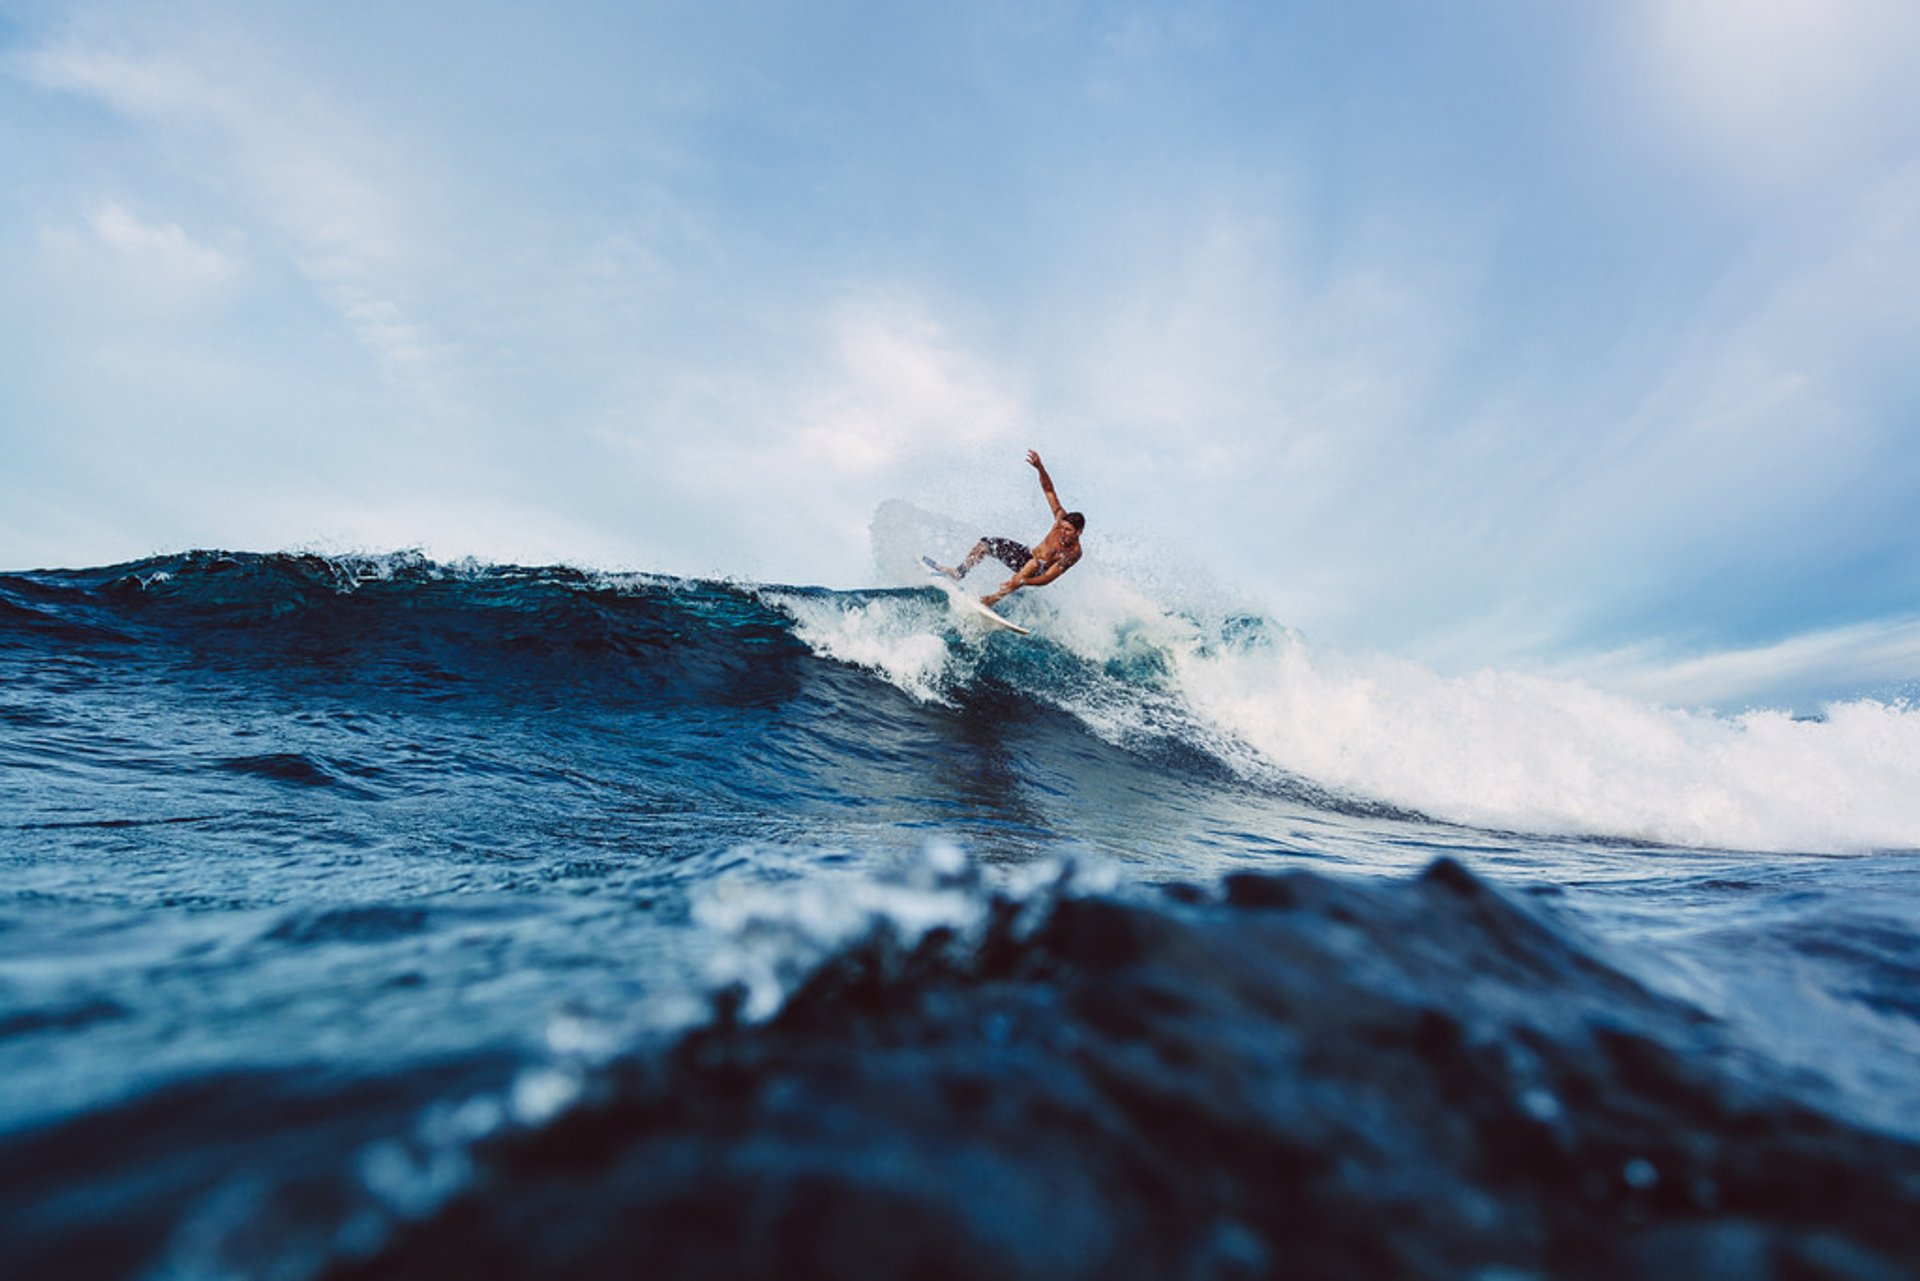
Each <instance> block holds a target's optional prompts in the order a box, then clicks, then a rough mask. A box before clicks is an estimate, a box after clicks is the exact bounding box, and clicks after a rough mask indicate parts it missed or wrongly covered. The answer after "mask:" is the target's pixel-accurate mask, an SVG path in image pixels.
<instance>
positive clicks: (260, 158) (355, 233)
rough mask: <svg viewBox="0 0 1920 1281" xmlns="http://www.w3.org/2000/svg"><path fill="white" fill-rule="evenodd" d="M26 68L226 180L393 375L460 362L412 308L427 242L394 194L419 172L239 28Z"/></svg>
mask: <svg viewBox="0 0 1920 1281" xmlns="http://www.w3.org/2000/svg"><path fill="white" fill-rule="evenodd" d="M155 21H156V22H158V21H159V20H158V19H156V20H155ZM83 30H86V29H83ZM23 66H24V67H25V70H26V72H27V74H28V75H29V76H30V77H31V78H32V79H33V80H34V81H35V82H37V83H38V84H40V85H41V86H43V87H44V88H47V89H52V90H56V91H60V92H64V93H69V94H77V95H82V96H85V97H88V98H91V99H93V100H95V101H98V102H100V103H102V104H104V105H106V106H107V107H109V108H111V109H112V110H114V111H116V112H118V113H120V114H121V115H122V116H124V117H125V118H127V119H128V120H130V121H132V122H134V123H135V124H137V125H138V126H139V127H141V128H144V129H147V130H150V131H151V132H152V134H153V138H154V145H155V146H156V147H160V148H163V149H171V150H173V151H175V152H176V153H178V154H179V156H180V157H181V160H182V163H186V164H190V165H192V166H194V167H196V168H198V169H201V170H202V173H201V177H202V180H203V181H204V180H206V179H208V178H211V177H213V176H214V175H216V174H217V175H219V176H220V177H222V178H223V179H224V180H225V181H227V182H230V183H232V184H234V185H235V186H236V187H237V189H238V190H239V191H240V192H241V193H242V194H244V196H245V197H246V198H247V199H248V200H249V201H250V205H251V212H252V213H253V214H254V215H255V216H257V217H258V218H259V219H260V220H261V223H262V226H263V229H264V230H265V232H266V235H267V236H268V237H271V238H272V239H273V240H276V241H278V242H279V243H280V244H281V245H282V246H284V249H285V251H286V252H287V253H288V255H289V257H290V260H291V262H292V263H293V264H294V266H295V267H296V268H297V269H298V270H299V271H300V272H301V274H303V275H304V276H305V277H306V278H307V279H308V280H309V281H310V282H311V283H312V285H313V287H314V290H315V292H316V294H317V296H318V297H320V298H321V299H322V300H323V301H324V302H325V303H326V304H327V305H328V306H329V307H331V308H332V309H333V310H334V311H335V312H336V314H338V315H339V317H340V319H341V321H342V322H343V323H344V325H345V326H346V328H347V329H348V330H349V331H350V332H351V333H352V334H353V335H354V336H355V337H356V338H357V339H358V340H359V341H360V342H361V343H362V344H363V345H364V346H365V347H366V349H367V350H368V351H369V352H370V353H371V354H372V355H373V356H374V357H375V358H376V359H378V360H379V361H380V362H381V363H382V365H383V366H384V367H386V368H387V369H389V370H390V371H392V372H394V373H396V374H403V375H408V376H412V377H432V376H434V373H435V370H434V369H433V366H434V365H435V363H436V362H444V361H445V360H446V359H447V358H448V357H450V356H452V355H453V354H454V349H453V347H452V345H451V344H449V343H448V342H447V341H445V340H444V339H441V338H438V337H436V336H434V335H433V334H432V332H431V330H430V329H429V327H428V326H427V324H426V323H425V322H424V321H422V320H421V319H419V318H418V317H416V316H414V315H411V314H410V308H409V307H408V305H407V304H406V303H405V302H404V295H405V294H406V292H407V291H408V287H409V280H408V276H409V273H410V272H411V271H412V270H413V268H414V266H415V262H414V260H415V258H416V257H417V256H419V255H420V254H421V252H422V247H423V245H424V243H425V241H426V237H425V235H424V233H423V231H422V229H420V228H418V227H416V226H414V225H411V221H412V220H411V218H410V212H409V210H408V209H407V208H406V207H405V206H404V205H403V203H402V202H401V200H400V199H398V198H397V197H396V195H395V193H397V192H401V191H406V190H409V189H412V188H416V187H417V186H418V183H419V174H418V161H417V159H416V158H415V157H411V156H408V155H406V154H405V153H404V152H403V151H401V150H400V149H398V148H396V147H393V146H390V145H388V144H386V143H384V142H382V141H381V140H380V139H379V137H378V135H377V134H376V132H375V131H374V130H373V129H372V127H371V126H370V125H369V124H367V123H366V122H362V121H358V120H355V119H354V118H353V116H352V114H351V113H350V112H349V111H348V110H346V109H344V108H343V107H342V106H340V105H339V104H337V103H335V102H332V101H330V100H329V99H328V98H327V97H326V95H325V94H324V93H323V92H321V91H319V90H317V89H315V88H313V87H311V86H308V85H306V84H304V83H303V82H302V79H301V77H300V75H299V74H298V73H297V72H296V71H294V70H293V69H291V68H290V67H288V66H287V65H285V63H284V60H283V59H281V58H280V57H279V56H277V55H276V53H275V52H274V51H273V50H272V49H271V48H268V47H264V46H262V45H261V44H259V43H258V42H256V41H254V40H251V39H249V38H247V37H245V36H243V35H241V34H239V33H238V32H236V31H235V30H233V29H231V28H225V27H223V28H206V27H186V26H182V27H179V28H174V27H167V26H165V25H164V24H162V25H160V26H159V28H158V29H157V30H156V29H154V28H150V27H148V26H146V25H145V24H142V23H139V22H128V23H126V24H124V25H122V26H120V27H117V28H116V29H115V33H114V35H112V36H111V37H107V36H102V35H99V34H82V33H76V34H70V35H67V36H64V37H61V38H59V39H57V40H55V41H54V42H52V43H49V44H47V45H45V46H43V47H40V48H38V49H36V50H34V51H33V52H31V53H29V54H28V55H27V56H26V57H25V58H24V60H23ZM121 231H122V234H123V235H124V234H130V233H129V232H128V229H127V228H126V227H125V226H123V227H122V228H121Z"/></svg>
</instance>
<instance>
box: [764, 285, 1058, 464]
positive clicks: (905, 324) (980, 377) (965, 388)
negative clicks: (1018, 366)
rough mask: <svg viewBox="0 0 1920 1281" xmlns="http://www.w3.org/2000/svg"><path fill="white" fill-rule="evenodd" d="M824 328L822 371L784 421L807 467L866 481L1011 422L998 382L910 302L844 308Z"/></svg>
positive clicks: (981, 439)
mask: <svg viewBox="0 0 1920 1281" xmlns="http://www.w3.org/2000/svg"><path fill="white" fill-rule="evenodd" d="M829 328H830V332H831V339H830V352H831V357H830V358H831V362H832V363H831V372H830V373H828V374H827V375H826V377H825V378H824V379H823V380H822V381H821V383H820V385H819V386H817V387H814V388H812V389H810V390H808V391H806V392H804V393H802V401H803V404H802V405H801V407H800V408H798V409H797V411H796V412H795V413H794V416H793V418H794V428H795V436H794V446H793V452H794V453H795V454H796V455H800V456H802V458H803V459H804V461H805V462H806V463H807V464H808V465H809V467H810V469H811V467H814V466H819V465H822V464H824V465H825V466H826V467H828V468H831V469H832V470H833V471H834V472H836V473H838V474H840V475H842V476H852V477H869V476H873V475H875V474H877V473H880V472H883V471H885V470H887V469H889V468H893V467H895V466H897V465H899V464H900V463H901V462H903V461H904V460H906V459H907V458H908V456H909V455H910V454H911V453H913V452H914V451H916V450H920V449H926V448H929V447H940V446H946V447H948V448H952V449H959V448H962V447H972V446H976V445H980V444H984V443H986V442H988V441H991V440H995V439H998V438H1000V437H1003V436H1005V435H1006V434H1007V433H1008V432H1009V431H1010V430H1011V429H1012V428H1013V426H1014V424H1015V423H1016V422H1017V421H1018V420H1019V418H1020V405H1019V401H1018V399H1017V397H1015V396H1014V395H1013V394H1011V393H1010V392H1009V391H1008V390H1007V389H1006V388H1005V387H1003V386H1002V385H1001V383H1002V377H1001V376H1000V375H998V374H996V373H995V372H994V371H992V370H990V369H989V368H988V367H987V366H986V364H985V362H984V361H982V360H981V359H980V358H979V357H977V356H975V355H973V354H972V353H970V352H968V351H966V350H964V349H963V348H961V347H960V346H959V345H958V344H957V343H955V342H954V341H953V339H952V338H951V337H950V336H949V335H948V334H947V333H946V331H945V330H944V329H943V328H942V327H941V326H940V325H939V324H938V323H937V322H935V321H934V320H933V319H931V318H930V317H929V316H928V315H927V314H926V313H925V312H924V311H923V310H921V309H919V308H917V307H915V306H914V305H912V304H908V303H905V302H902V301H898V300H890V301H867V302H857V303H851V304H848V305H845V306H842V307H841V308H839V309H838V310H837V312H836V313H835V314H834V316H833V319H832V321H831V322H830V326H829ZM796 461H798V459H797V460H796Z"/></svg>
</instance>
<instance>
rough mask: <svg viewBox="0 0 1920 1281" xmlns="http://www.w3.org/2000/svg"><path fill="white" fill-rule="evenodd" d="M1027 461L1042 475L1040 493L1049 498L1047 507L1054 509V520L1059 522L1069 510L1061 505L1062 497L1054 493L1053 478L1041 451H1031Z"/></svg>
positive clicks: (1028, 453) (1028, 452)
mask: <svg viewBox="0 0 1920 1281" xmlns="http://www.w3.org/2000/svg"><path fill="white" fill-rule="evenodd" d="M1027 461H1028V462H1029V463H1032V464H1033V469H1034V470H1035V471H1037V472H1039V473H1040V492H1041V493H1043V494H1045V495H1046V496H1047V506H1049V507H1051V508H1053V518H1054V519H1055V520H1059V519H1060V518H1061V517H1062V516H1064V515H1066V514H1067V509H1066V508H1064V507H1062V506H1061V505H1060V496H1059V495H1058V494H1056V493H1054V492H1053V477H1051V476H1049V475H1047V465H1046V464H1045V463H1043V462H1041V461H1040V451H1039V450H1037V449H1029V450H1028V451H1027Z"/></svg>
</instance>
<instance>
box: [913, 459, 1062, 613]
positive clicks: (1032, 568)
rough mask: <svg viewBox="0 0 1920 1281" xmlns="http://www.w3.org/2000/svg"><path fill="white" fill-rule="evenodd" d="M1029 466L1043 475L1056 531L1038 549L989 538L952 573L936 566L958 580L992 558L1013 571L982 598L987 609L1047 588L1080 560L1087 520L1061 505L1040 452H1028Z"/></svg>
mask: <svg viewBox="0 0 1920 1281" xmlns="http://www.w3.org/2000/svg"><path fill="white" fill-rule="evenodd" d="M1027 462H1028V463H1029V464H1031V465H1032V467H1033V469H1034V470H1035V471H1037V472H1039V473H1040V492H1042V493H1044V494H1045V495H1046V496H1047V506H1049V507H1051V508H1053V528H1052V529H1049V530H1048V531H1047V535H1046V537H1045V538H1042V539H1041V540H1040V544H1039V546H1037V547H1032V548H1029V547H1027V545H1026V544H1024V543H1018V542H1015V541H1014V540H1013V539H1011V538H993V537H987V538H982V539H981V540H980V541H979V542H977V543H975V544H974V545H973V550H972V551H970V552H968V553H967V558H966V559H965V560H963V561H961V562H960V563H959V564H958V565H956V566H954V567H953V568H952V569H948V568H947V567H945V566H944V565H936V566H934V568H935V569H938V570H939V571H940V572H941V573H943V574H945V575H946V576H947V577H948V578H951V579H955V580H959V579H962V578H965V577H966V576H967V571H968V570H971V569H972V568H973V567H974V566H975V565H978V564H979V563H980V562H981V561H983V560H985V559H987V557H989V556H991V557H993V559H995V560H997V561H999V562H1000V563H1001V564H1003V565H1005V566H1006V567H1007V568H1008V569H1011V570H1012V571H1013V577H1012V578H1009V579H1008V580H1007V581H1006V582H1004V583H1002V584H1001V585H1000V590H999V591H997V592H989V593H987V594H986V595H985V596H982V597H981V598H980V603H981V604H982V605H986V606H988V607H992V606H993V605H995V604H997V603H999V602H1000V601H1002V600H1005V599H1006V598H1007V597H1008V596H1011V595H1012V594H1013V593H1014V592H1017V591H1019V590H1020V589H1021V588H1022V587H1045V586H1046V585H1047V584H1048V583H1050V582H1052V581H1053V580H1054V579H1056V578H1058V577H1060V575H1062V574H1064V573H1066V572H1067V571H1068V570H1069V569H1072V568H1073V567H1074V564H1075V563H1076V562H1077V561H1079V559H1080V531H1081V530H1083V529H1085V528H1086V527H1087V518H1086V517H1085V516H1082V515H1081V514H1080V513H1079V512H1070V511H1068V510H1066V509H1065V508H1064V507H1062V506H1061V505H1060V496H1059V495H1058V494H1056V493H1054V492H1053V477H1051V476H1049V475H1047V465H1046V464H1045V463H1043V462H1041V461H1040V454H1039V452H1038V451H1036V450H1032V449H1029V450H1028V451H1027Z"/></svg>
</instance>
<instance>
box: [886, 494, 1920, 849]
mask: <svg viewBox="0 0 1920 1281" xmlns="http://www.w3.org/2000/svg"><path fill="white" fill-rule="evenodd" d="M942 519H943V518H939V517H936V516H933V515H931V514H929V513H924V512H920V511H917V510H915V509H912V508H908V507H906V506H905V505H904V504H886V505H883V507H882V510H881V512H880V514H878V515H877V516H876V518H875V522H874V543H875V559H876V564H877V566H878V567H879V568H880V569H881V570H882V572H883V573H888V572H894V573H903V574H904V573H906V572H907V571H906V570H905V569H903V568H901V567H902V566H904V564H905V563H906V559H907V554H908V552H909V551H910V550H911V549H912V547H913V546H914V545H915V544H916V543H919V542H924V541H926V540H928V539H930V538H934V537H936V536H938V535H941V534H949V535H950V534H951V533H952V531H951V530H948V529H946V528H945V527H944V526H943V525H942ZM1089 546H1090V549H1091V550H1090V554H1089V557H1088V561H1087V563H1086V564H1084V565H1083V566H1081V567H1079V568H1077V569H1076V570H1075V571H1074V573H1073V574H1071V575H1069V576H1068V577H1066V578H1063V579H1062V580H1061V581H1060V582H1059V583H1057V584H1054V585H1052V586H1050V587H1048V588H1046V589H1045V590H1044V591H1026V592H1022V593H1020V595H1019V596H1018V598H1016V603H1015V606H1014V609H1013V610H1012V611H1010V613H1017V614H1018V617H1019V619H1020V621H1021V622H1022V623H1024V624H1027V625H1030V626H1032V627H1033V629H1034V631H1035V633H1036V635H1037V637H1039V638H1040V639H1039V641H1038V643H1044V644H1050V645H1054V646H1058V647H1060V648H1062V649H1065V650H1067V651H1068V652H1070V653H1071V654H1073V655H1074V656H1076V657H1078V658H1079V659H1080V660H1082V661H1083V662H1084V663H1086V664H1088V665H1089V666H1090V667H1092V668H1093V669H1095V670H1096V671H1101V672H1104V673H1105V674H1106V679H1095V680H1092V681H1073V682H1068V683H1065V684H1063V685H1061V686H1060V687H1057V688H1046V687H1035V688H1034V689H1033V691H1032V692H1033V693H1034V694H1035V695H1036V696H1038V697H1042V698H1046V699H1048V700H1049V701H1051V702H1053V703H1054V704H1055V705H1057V706H1059V707H1061V708H1062V709H1064V710H1066V711H1069V712H1072V713H1073V714H1074V715H1076V716H1078V717H1079V718H1080V719H1081V720H1082V721H1083V722H1084V723H1085V724H1086V725H1087V726H1088V727H1089V728H1090V729H1092V730H1093V731H1094V732H1095V733H1098V734H1100V735H1101V736H1102V737H1104V738H1106V739H1108V740H1109V741H1112V742H1116V743H1120V744H1122V745H1125V744H1126V743H1128V742H1129V741H1130V740H1133V739H1135V738H1136V737H1138V736H1140V735H1154V734H1174V735H1178V736H1180V737H1182V738H1185V739H1188V740H1190V741H1192V742H1193V745H1194V746H1197V747H1200V748H1202V749H1204V750H1207V751H1209V752H1212V753H1213V754H1215V755H1217V756H1219V757H1221V758H1222V759H1224V760H1226V761H1227V762H1228V763H1229V764H1232V765H1234V766H1235V767H1237V768H1239V769H1241V770H1243V771H1244V772H1245V773H1247V774H1248V775H1250V776H1253V777H1257V778H1269V777H1272V775H1273V774H1274V772H1275V771H1280V772H1284V773H1286V774H1291V775H1294V776H1297V777H1299V778H1303V779H1306V780H1309V781H1311V782H1313V783H1315V784H1318V785H1320V786H1322V787H1326V788H1329V789H1332V790H1334V791H1337V792H1343V793H1346V794H1349V795H1352V796H1354V797H1356V798H1364V799H1368V800H1375V801H1382V802H1386V803H1388V804H1391V805H1396V806H1401V807H1404V808H1407V809H1411V810H1417V811H1419V812H1421V813H1424V814H1427V815H1429V816H1431V817H1433V818H1436V819H1441V820H1444V821H1449V822H1458V823H1463V824H1468V825H1471V826H1476V827H1485V828H1491V829H1498V830H1511V831H1521V832H1530V833H1540V834H1556V835H1591V836H1613V837H1625V838H1630V839H1635V840H1648V841H1656V842H1660V843H1663V844H1671V845H1681V846H1696V847H1722V848H1732V849H1751V850H1777V851H1805V852H1820V853H1851V852H1861V851H1867V850H1875V849H1914V848H1920V708H1916V707H1912V706H1909V705H1908V704H1907V703H1905V702H1900V701H1896V702H1884V701H1873V700H1867V699H1861V700H1854V701H1848V702H1841V703H1834V704H1829V705H1827V706H1826V707H1825V708H1824V716H1823V717H1822V718H1820V719H1818V720H1808V719H1796V718H1795V717H1793V716H1791V715H1790V714H1788V713H1787V712H1784V711H1767V710H1761V711H1749V712H1745V713H1743V714H1740V715H1719V714H1715V713H1711V712H1704V711H1699V712H1696V711H1686V710H1681V709H1679V708H1675V707H1671V706H1665V705H1662V704H1660V703H1658V702H1655V701H1652V700H1651V699H1649V698H1646V697H1636V696H1634V695H1631V694H1621V693H1610V692H1607V691H1604V690H1601V689H1598V688H1595V687H1594V686H1592V685H1589V684H1587V683H1585V682H1582V681H1580V680H1578V679H1565V678H1559V677H1551V678H1550V677H1544V676H1535V675H1527V674H1522V673H1517V672H1503V671H1494V670H1487V671H1480V672H1476V673H1473V674H1470V675H1464V676H1449V675H1443V674H1441V673H1439V672H1436V671H1434V670H1432V669H1430V668H1427V667H1423V666H1421V665H1419V664H1417V663H1412V662H1408V661H1404V660H1399V659H1394V658H1390V657H1383V656H1355V655H1349V654H1342V653H1339V652H1336V651H1332V650H1329V649H1326V648H1324V647H1318V646H1314V645H1312V644H1310V643H1309V642H1308V641H1307V640H1306V639H1305V638H1304V637H1302V636H1300V635H1299V634H1298V633H1296V632H1293V631H1291V630H1290V629H1287V628H1285V627H1282V626H1278V625H1276V624H1274V623H1272V622H1270V621H1268V620H1266V619H1264V618H1261V617H1260V616H1259V615H1258V613H1257V612H1256V611H1253V610H1250V609H1247V608H1246V607H1245V605H1244V602H1239V601H1236V600H1234V599H1232V598H1231V596H1230V595H1229V594H1228V593H1227V592H1225V591H1224V590H1223V589H1221V588H1219V587H1217V586H1216V585H1213V584H1211V583H1209V582H1208V581H1206V579H1205V577H1204V575H1195V574H1192V573H1188V572H1184V571H1182V572H1168V571H1167V569H1166V567H1165V566H1164V565H1161V564H1159V563H1158V562H1157V561H1156V560H1155V558H1154V556H1153V555H1152V553H1151V551H1148V552H1144V553H1141V552H1136V553H1133V554H1130V553H1129V549H1127V548H1126V547H1125V546H1119V545H1116V546H1106V545H1104V544H1101V545H1099V546H1098V547H1095V545H1094V544H1093V543H1092V541H1091V540H1090V543H1089ZM1093 550H1097V551H1098V552H1099V555H1098V556H1097V557H1096V556H1095V555H1094V554H1093ZM947 675H948V679H962V678H964V675H965V674H964V673H954V672H949V673H948V674H947Z"/></svg>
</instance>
